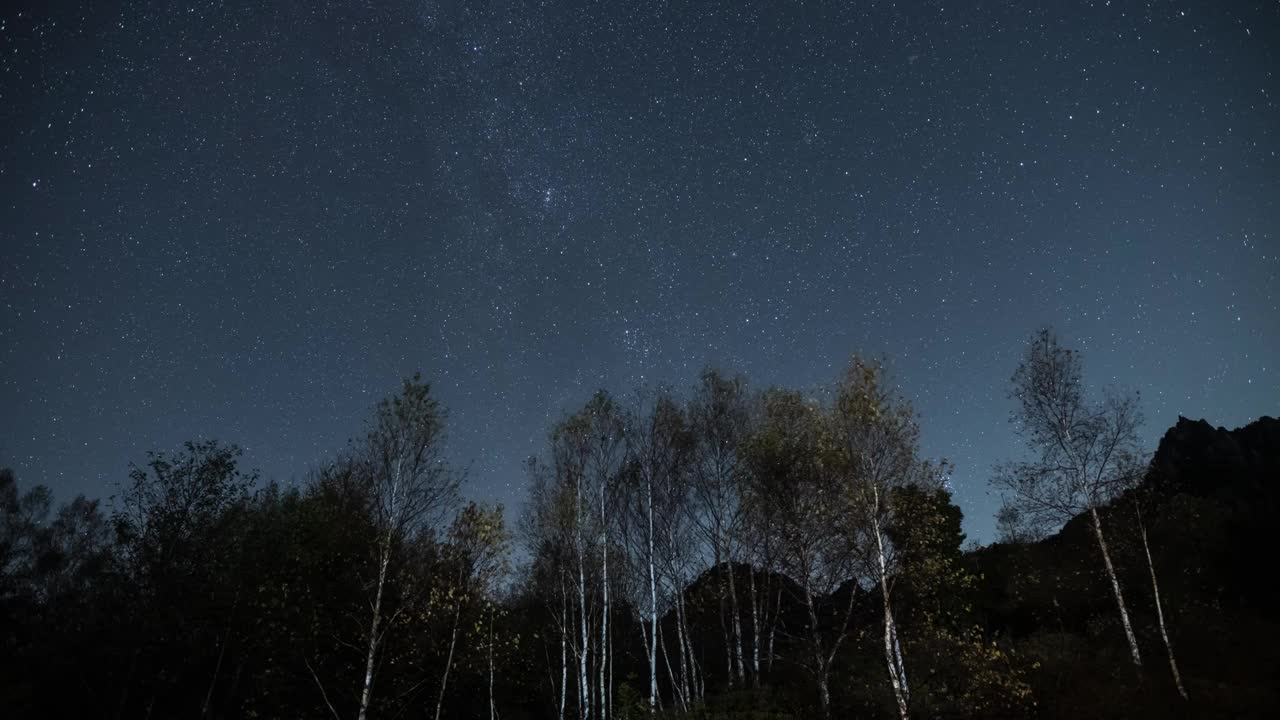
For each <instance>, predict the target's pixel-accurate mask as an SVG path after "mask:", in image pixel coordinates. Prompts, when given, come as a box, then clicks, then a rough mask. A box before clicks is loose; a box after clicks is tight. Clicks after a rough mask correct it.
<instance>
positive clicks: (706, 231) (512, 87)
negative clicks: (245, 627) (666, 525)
mask: <svg viewBox="0 0 1280 720" xmlns="http://www.w3.org/2000/svg"><path fill="white" fill-rule="evenodd" d="M1278 50H1280V6H1277V5H1276V3H1275V2H1262V1H1259V2H1238V3H1233V2H1209V1H1199V2H1183V3H1166V2H1151V3H1132V2H1122V1H1120V0H1113V1H1112V2H1091V3H1085V2H1080V3H1077V2H1049V1H1045V2H1023V1H1021V0H1019V1H1016V2H1014V1H1010V2H968V3H964V2H955V3H936V2H918V3H917V2H897V3H888V2H849V1H847V0H843V1H841V2H831V3H794V4H793V3H774V2H742V1H738V0H735V1H734V2H723V3H705V2H693V3H679V2H663V3H652V2H625V3H610V2H604V3H601V2H593V3H585V4H581V3H555V2H547V3H533V2H492V3H465V4H464V3H451V2H426V1H421V0H420V1H419V2H403V1H400V0H391V1H390V2H386V3H331V4H325V3H313V2H295V3H272V2H246V3H228V4H223V3H175V2H158V3H129V4H127V5H126V6H124V7H119V6H116V5H115V4H114V3H103V2H85V3H82V4H74V3H65V2H53V3H47V4H46V3H29V4H26V6H25V7H12V4H11V3H7V4H6V7H5V9H4V10H0V139H2V141H0V142H2V145H0V408H2V409H3V410H2V411H0V464H9V465H12V466H13V467H14V468H15V469H16V470H17V472H18V473H19V478H20V480H21V481H23V482H24V483H36V482H42V483H46V484H49V485H50V486H52V487H53V488H54V490H55V491H56V492H57V493H58V495H59V496H61V497H64V498H65V497H67V496H68V495H70V494H72V493H76V492H85V493H88V494H91V495H104V494H109V493H110V491H111V490H110V488H111V485H112V483H113V482H115V481H117V480H120V479H122V478H123V477H124V476H125V473H126V471H127V464H128V463H129V462H130V461H140V460H142V459H143V456H144V452H145V451H146V450H148V449H153V448H155V449H171V448H174V447H176V446H177V445H178V444H180V443H181V441H183V440H184V439H188V438H194V437H216V438H219V439H223V440H226V441H232V442H236V443H240V444H242V445H243V446H244V447H245V448H246V455H247V458H246V461H247V463H248V464H249V465H252V466H256V467H259V468H261V469H262V470H263V472H264V474H265V475H266V476H267V477H271V478H276V479H280V480H286V481H287V480H289V479H290V478H300V477H302V476H303V474H304V473H305V471H306V470H307V468H308V467H310V466H313V465H314V464H316V463H317V462H319V461H321V460H323V459H324V458H326V457H328V456H330V455H331V454H332V453H333V452H334V451H336V450H337V449H339V448H341V447H342V445H343V443H344V442H345V439H346V438H348V437H350V436H352V435H354V434H356V433H357V432H359V430H360V427H361V422H362V419H363V418H364V417H365V416H366V415H367V411H368V409H369V407H370V406H371V405H372V404H373V403H374V402H375V401H376V400H377V399H378V398H379V397H380V396H382V395H385V394H387V393H389V392H392V391H394V390H395V389H396V387H397V384H398V380H399V378H401V377H402V376H405V375H407V374H410V373H412V372H413V371H414V370H416V369H421V370H422V371H423V372H424V374H425V375H426V376H427V377H428V378H429V379H431V380H432V381H433V382H434V384H435V386H436V387H437V388H438V390H439V394H440V396H441V397H442V399H443V400H444V401H445V402H446V403H447V404H448V406H449V407H450V408H451V410H452V423H451V428H452V429H451V433H450V435H451V452H452V454H453V455H454V457H456V458H457V459H458V461H459V462H460V463H462V464H470V465H471V481H470V485H469V488H468V492H469V493H470V494H471V495H472V496H474V497H478V498H485V499H490V500H499V501H503V502H505V503H507V504H508V505H516V504H518V503H519V502H520V499H521V497H522V496H523V482H524V478H523V476H522V474H521V471H520V463H521V460H522V459H523V458H524V457H525V456H527V455H528V454H530V453H532V452H536V451H538V450H539V449H540V448H541V446H542V441H543V438H544V437H545V434H546V431H547V429H548V427H549V426H550V424H551V423H552V422H553V421H554V420H555V419H556V418H558V417H559V415H560V414H561V413H562V412H563V411H565V410H568V409H571V408H572V407H573V406H575V405H577V404H580V403H581V402H582V401H584V400H585V399H586V397H587V396H588V395H589V394H590V392H591V391H592V390H593V389H595V388H597V387H604V388H608V389H612V390H615V391H619V392H625V391H627V390H628V389H629V388H631V387H633V386H635V385H637V384H639V383H644V382H655V381H656V382H669V383H672V384H674V385H676V386H677V387H687V386H689V385H691V384H692V383H693V381H694V379H695V376H696V373H697V371H698V369H699V368H701V367H703V366H704V365H707V364H713V365H719V366H722V367H725V368H729V369H735V370H741V371H743V372H745V373H746V374H747V375H748V376H749V377H750V379H751V380H752V382H753V384H755V385H757V386H763V385H767V384H773V383H779V384H786V385H791V386H800V387H808V386H815V385H818V384H822V383H827V382H829V381H831V380H832V379H833V378H834V377H835V375H836V373H837V372H838V370H839V368H840V367H841V366H842V365H843V364H844V362H845V361H846V360H847V358H848V356H849V354H850V353H852V352H854V351H862V352H864V353H869V354H873V355H875V354H884V355H887V356H888V357H889V359H890V360H891V363H892V366H893V368H894V370H895V374H896V376H897V378H898V380H899V381H900V383H901V385H902V388H903V391H904V393H905V394H906V395H907V396H908V397H910V398H911V399H912V400H913V401H914V402H915V404H916V406H917V409H918V410H919V412H920V413H921V416H922V422H923V427H924V432H925V436H924V437H925V443H926V450H927V451H928V452H929V453H930V454H932V455H940V456H946V457H948V458H950V459H951V460H953V461H954V462H955V463H956V465H957V470H956V474H955V476H954V478H953V486H954V488H955V491H956V497H957V500H958V501H959V503H960V505H961V506H962V508H963V509H964V511H965V513H966V516H967V520H966V522H967V529H968V531H969V532H970V533H971V534H972V535H974V536H976V537H977V538H978V539H981V540H987V539H990V537H991V528H992V525H993V523H992V520H991V514H992V512H993V511H994V506H995V501H994V499H993V498H992V497H991V496H990V495H989V494H988V491H987V486H986V481H987V478H988V477H989V475H990V468H991V465H992V464H993V463H995V462H998V461H1000V460H1002V459H1006V458H1008V457H1010V456H1011V455H1013V454H1015V453H1016V452H1017V446H1016V444H1015V442H1014V440H1013V437H1012V435H1011V433H1010V429H1009V425H1008V422H1007V417H1008V411H1009V406H1010V404H1009V401H1008V399H1007V397H1006V387H1007V382H1008V378H1009V375H1010V374H1011V372H1012V370H1013V367H1014V365H1015V364H1016V361H1017V357H1018V356H1019V354H1020V353H1021V351H1022V348H1023V343H1024V342H1025V340H1026V339H1027V338H1028V337H1029V336H1030V334H1031V333H1032V332H1033V331H1034V330H1035V329H1036V327H1038V326H1040V325H1042V324H1052V325H1054V326H1056V327H1057V328H1058V330H1059V332H1060V334H1061V336H1062V338H1063V340H1064V342H1066V343H1067V344H1068V345H1070V346H1073V347H1076V348H1078V349H1081V350H1082V351H1084V353H1085V361H1086V372H1087V374H1088V377H1089V379H1090V381H1091V382H1093V383H1095V384H1098V385H1102V384H1106V383H1115V384H1118V385H1121V386H1128V387H1135V388H1137V389H1139V390H1141V391H1142V393H1143V397H1144V407H1145V410H1146V413H1147V418H1148V420H1147V425H1146V431H1147V437H1148V439H1149V440H1150V441H1151V443H1152V445H1154V442H1155V440H1156V439H1157V438H1158V437H1159V435H1160V434H1161V433H1162V432H1163V431H1164V429H1165V428H1167V427H1168V426H1169V425H1171V424H1173V423H1174V422H1175V421H1176V419H1177V416H1178V415H1179V414H1182V415H1186V416H1190V417H1194V418H1199V417H1205V418H1207V419H1209V420H1210V421H1211V422H1213V423H1215V424H1221V425H1227V426H1236V425H1240V424H1244V423H1246V422H1248V421H1249V420H1251V419H1254V418H1256V417H1257V416H1259V415H1263V414H1276V413H1277V412H1278V411H1280V332H1278V331H1280V277H1278V276H1280V239H1278V238H1277V232H1278V228H1280V207H1278V205H1277V203H1278V202H1280V158H1277V149H1278V148H1277V146H1278V141H1280V110H1278V108H1277V96H1278V95H1280V82H1277V77H1276V70H1277V68H1280V57H1278V54H1280V53H1278Z"/></svg>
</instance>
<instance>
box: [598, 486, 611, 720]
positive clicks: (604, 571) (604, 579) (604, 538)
mask: <svg viewBox="0 0 1280 720" xmlns="http://www.w3.org/2000/svg"><path fill="white" fill-rule="evenodd" d="M604 491H605V483H604V482H603V479H602V481H601V483H600V590H601V592H602V593H603V594H604V612H603V613H602V614H601V616H600V668H599V675H600V720H608V696H609V695H608V691H607V687H608V686H606V685H605V672H606V669H607V668H606V665H608V660H609V534H608V525H607V524H606V523H605V518H606V517H608V515H606V513H605V505H604Z"/></svg>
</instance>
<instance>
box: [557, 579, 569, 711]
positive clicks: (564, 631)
mask: <svg viewBox="0 0 1280 720" xmlns="http://www.w3.org/2000/svg"><path fill="white" fill-rule="evenodd" d="M568 635H569V598H568V593H566V592H565V591H564V575H563V574H561V575H560V712H559V714H558V715H557V716H556V718H557V720H564V706H565V700H566V699H567V698H566V695H567V690H568V689H569V652H568V647H567V646H568Z"/></svg>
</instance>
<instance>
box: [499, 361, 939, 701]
mask: <svg viewBox="0 0 1280 720" xmlns="http://www.w3.org/2000/svg"><path fill="white" fill-rule="evenodd" d="M919 434H920V430H919V426H918V423H917V420H916V417H915V415H914V413H913V412H912V410H911V408H910V406H909V404H908V403H907V402H906V401H905V400H903V398H902V397H901V396H900V395H898V394H897V393H896V392H895V391H894V390H893V389H892V387H891V385H890V383H889V382H888V381H887V380H886V377H885V371H884V368H883V367H882V365H881V364H880V363H873V362H867V361H864V360H862V359H859V358H854V360H853V361H852V362H851V364H850V365H849V367H848V369H847V370H846V371H845V373H844V374H843V375H842V376H841V377H840V378H839V380H838V381H837V382H836V383H835V384H834V386H833V387H831V388H827V389H825V390H824V391H822V392H820V393H815V394H805V393H800V392H796V391H791V390H785V389H779V388H771V389H768V390H765V391H763V392H758V393H756V392H752V391H750V390H749V388H748V386H747V383H746V381H745V380H744V379H743V378H741V377H728V376H725V375H723V374H721V373H719V372H717V371H715V370H707V371H705V372H704V373H703V374H702V376H701V378H700V381H699V382H698V383H697V385H696V386H695V387H694V388H693V391H692V393H690V394H689V395H688V397H687V398H679V397H677V396H676V395H675V394H674V393H673V392H672V391H671V390H670V389H667V388H658V389H656V390H647V391H640V392H637V393H635V394H634V395H633V396H632V397H630V398H628V399H626V400H619V399H617V398H615V397H613V396H611V395H609V394H607V393H604V392H601V393H597V394H596V395H595V396H594V397H592V398H591V399H590V401H589V402H587V403H586V405H585V406H584V407H583V408H582V409H581V410H579V411H577V412H575V413H573V414H571V415H569V416H567V417H565V418H564V419H563V420H562V421H561V422H560V423H559V424H558V425H557V426H556V427H555V428H554V430H553V431H552V433H551V435H550V438H549V446H548V449H547V452H546V454H545V456H544V457H542V458H535V459H533V460H531V461H530V462H529V474H530V478H531V479H530V496H529V501H528V504H527V508H526V513H525V515H524V518H523V522H522V526H521V529H522V531H523V533H524V536H525V538H526V541H527V543H528V546H529V548H530V552H531V556H532V559H531V565H530V568H529V572H528V574H527V577H526V588H525V589H526V591H527V593H529V594H530V595H532V596H534V597H537V598H539V599H541V601H542V602H543V603H544V604H545V605H546V606H547V607H549V608H550V610H549V613H548V614H549V617H550V618H551V620H552V624H553V628H554V631H553V632H551V633H549V634H548V648H547V652H546V655H545V657H546V658H547V659H548V665H549V666H554V667H556V668H557V670H558V672H556V671H550V672H549V673H548V678H547V683H546V685H545V688H546V691H547V693H548V697H549V699H550V701H551V705H552V706H553V707H554V712H555V715H556V717H557V718H560V719H563V718H565V717H577V718H580V720H594V719H597V718H598V719H599V720H606V719H607V718H608V717H610V716H611V715H613V716H617V715H618V714H619V712H620V709H619V708H618V707H617V706H616V703H615V691H614V687H615V668H616V667H617V665H618V662H617V659H616V657H615V655H616V652H615V648H616V647H617V646H618V644H619V643H620V642H621V643H625V642H626V641H625V640H623V639H622V638H625V637H638V638H639V640H640V642H641V644H642V646H643V650H642V653H643V657H644V674H645V682H644V683H643V684H644V688H645V695H646V697H645V700H644V703H643V705H644V707H645V708H646V709H647V710H648V711H649V712H655V711H657V710H659V709H663V708H666V709H668V710H676V711H687V710H689V709H690V708H692V707H694V706H695V705H697V704H699V703H700V702H701V701H702V700H703V699H704V698H705V696H706V694H707V692H708V686H709V685H711V684H713V683H714V684H716V687H715V689H718V690H734V689H735V688H751V687H759V686H760V685H761V684H762V683H764V682H767V681H768V678H769V676H770V674H771V672H772V669H773V664H774V662H775V660H777V659H779V658H780V657H785V658H786V660H787V662H789V663H792V664H793V665H794V666H798V667H800V668H802V669H803V670H804V672H805V673H806V674H807V675H808V676H809V677H810V679H811V680H812V682H813V684H814V688H815V690H816V695H817V700H818V703H817V704H818V708H819V710H820V712H821V713H822V714H823V716H824V717H825V716H827V715H829V713H830V712H831V706H832V700H831V678H832V673H833V667H834V666H835V664H836V663H837V660H838V658H839V657H840V655H841V650H842V648H843V647H844V646H845V644H846V642H848V641H849V639H850V637H852V636H854V635H856V634H858V633H861V634H862V635H863V636H865V634H866V630H867V627H866V625H865V624H864V625H861V626H859V627H858V628H855V627H854V623H853V618H854V615H855V608H856V607H858V605H859V603H860V602H861V603H862V604H863V605H866V604H868V603H869V602H874V604H875V605H876V606H877V607H878V611H877V617H876V618H875V626H876V634H877V635H878V636H879V637H880V641H879V644H880V653H881V663H880V667H881V670H880V672H879V673H878V674H879V676H880V677H881V679H882V684H883V686H884V687H885V688H886V689H887V691H888V693H889V694H890V696H891V697H892V700H893V705H894V707H895V709H896V714H898V715H899V716H900V717H903V718H905V717H907V716H908V714H909V712H910V708H911V705H912V700H911V684H910V682H909V680H908V666H909V664H910V663H909V660H908V658H906V657H905V653H904V649H903V648H904V643H903V642H902V639H901V637H900V633H899V623H898V622H897V621H896V619H895V613H894V602H893V598H894V584H895V581H896V579H897V578H899V577H900V576H902V575H904V572H905V571H906V570H907V568H905V567H904V566H903V561H904V558H907V557H911V556H910V554H908V553H904V547H905V546H906V545H907V544H909V542H908V540H909V538H910V537H912V534H911V533H910V532H908V531H906V530H905V529H904V518H905V517H906V516H907V515H909V514H910V512H909V511H910V509H911V507H912V506H911V503H910V499H911V498H929V497H933V496H934V494H941V495H942V496H944V497H947V498H949V494H947V491H946V490H945V488H944V478H945V476H946V470H947V468H946V465H945V464H944V463H935V462H928V461H926V460H923V459H922V458H921V457H920V453H919ZM918 505H919V503H917V506H918ZM946 505H948V506H949V501H948V502H947V503H946ZM919 519H920V518H919V517H914V518H912V522H915V521H916V520H919ZM956 534H957V535H958V534H959V533H958V527H957V531H956ZM957 545H958V542H957ZM957 550H958V547H957ZM917 555H919V553H917ZM922 566H923V560H922ZM708 595H709V596H710V598H711V603H707V602H706V599H707V596H708ZM708 604H711V605H714V606H715V611H714V612H713V613H711V617H706V620H709V621H710V622H718V626H719V629H720V633H719V635H720V637H719V639H718V640H719V642H718V643H717V644H718V645H719V647H720V648H721V649H722V654H721V655H720V658H719V660H718V661H717V660H716V659H714V658H713V657H710V656H709V654H708V653H707V652H706V651H705V647H704V644H702V643H699V642H698V641H697V639H698V638H699V637H705V636H706V635H707V633H706V629H707V628H706V623H703V624H702V625H701V626H698V624H697V623H695V622H694V618H693V617H692V615H693V613H691V611H690V608H691V606H697V607H698V608H700V609H701V608H705V607H706V606H707V605H708ZM791 608H798V609H799V610H800V611H801V612H802V614H801V615H800V617H798V618H788V617H786V615H788V612H786V609H791ZM703 617H705V615H704V616H703ZM855 631H856V632H855ZM781 646H786V648H785V649H786V652H785V653H783V648H782V647H781Z"/></svg>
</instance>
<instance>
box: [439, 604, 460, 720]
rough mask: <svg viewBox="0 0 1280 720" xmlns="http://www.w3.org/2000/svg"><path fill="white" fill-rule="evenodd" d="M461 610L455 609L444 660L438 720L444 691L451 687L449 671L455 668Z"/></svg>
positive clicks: (442, 705) (442, 704)
mask: <svg viewBox="0 0 1280 720" xmlns="http://www.w3.org/2000/svg"><path fill="white" fill-rule="evenodd" d="M461 610H462V609H461V608H459V607H454V609H453V630H452V632H451V633H450V634H449V654H448V655H446V656H445V659H444V677H443V678H441V680H440V694H439V695H438V696H436V720H440V710H441V709H442V708H443V707H444V691H445V689H446V688H448V687H449V670H451V669H452V668H453V648H454V646H455V645H456V644H457V642H458V615H459V614H460V613H461Z"/></svg>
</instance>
